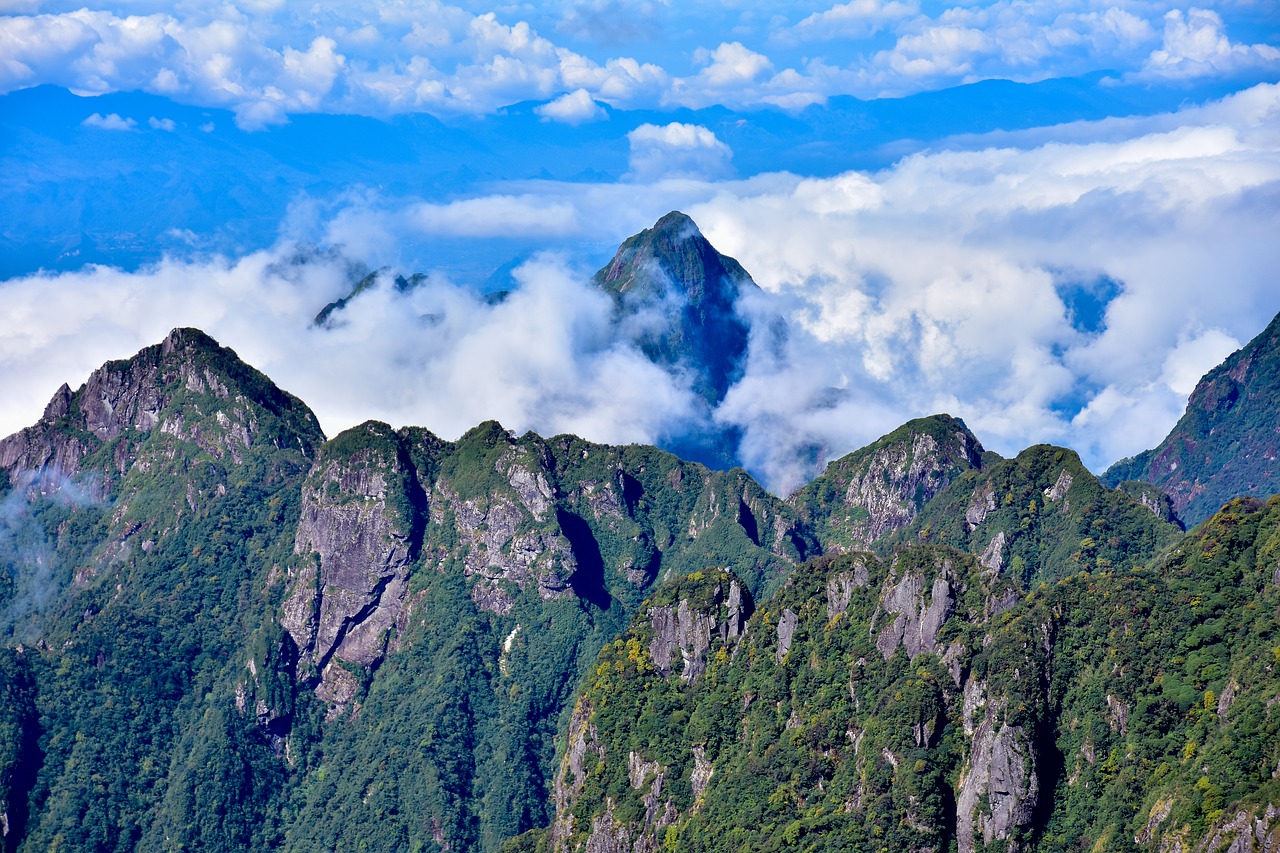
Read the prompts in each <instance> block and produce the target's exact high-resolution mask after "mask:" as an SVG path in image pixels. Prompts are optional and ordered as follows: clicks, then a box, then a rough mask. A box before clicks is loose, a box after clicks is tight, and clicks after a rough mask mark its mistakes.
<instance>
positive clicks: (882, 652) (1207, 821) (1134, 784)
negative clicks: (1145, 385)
mask: <svg viewBox="0 0 1280 853" xmlns="http://www.w3.org/2000/svg"><path fill="white" fill-rule="evenodd" d="M1278 557H1280V499H1275V500H1273V501H1272V502H1271V503H1270V504H1268V505H1265V506H1264V505H1262V504H1260V503H1258V502H1256V501H1254V502H1249V501H1242V502H1237V503H1235V504H1233V505H1231V506H1230V507H1228V508H1227V509H1226V510H1224V512H1223V513H1222V514H1221V515H1219V516H1218V517H1216V518H1215V519H1214V520H1213V521H1212V522H1211V523H1210V525H1209V526H1207V527H1206V528H1205V529H1204V530H1202V531H1199V532H1198V533H1197V534H1196V535H1194V536H1189V537H1187V538H1185V539H1184V540H1183V541H1182V542H1181V543H1180V545H1179V546H1178V547H1177V548H1176V550H1174V551H1173V552H1171V554H1170V556H1169V557H1167V558H1166V559H1164V560H1162V561H1159V562H1157V563H1156V565H1154V566H1153V567H1152V568H1145V569H1138V570H1136V571H1133V572H1110V571H1107V572H1100V573H1096V574H1091V573H1087V572H1082V573H1078V574H1075V575H1073V576H1071V577H1068V578H1064V579H1062V580H1060V581H1058V582H1056V583H1053V584H1047V585H1039V586H1037V587H1036V588H1033V589H1030V590H1028V589H1027V588H1026V587H1025V586H1023V585H1021V584H1019V583H1018V582H1017V581H1016V579H1012V578H1009V577H1008V576H1006V575H993V574H992V573H991V572H989V571H987V570H986V569H985V568H984V567H983V566H982V565H981V564H979V563H978V562H977V561H976V560H974V559H973V557H972V556H970V555H966V554H962V553H959V552H956V551H954V550H951V549H949V548H946V547H943V546H920V545H912V546H909V547H907V548H905V549H902V550H900V551H898V552H897V553H896V554H895V555H894V556H893V557H892V558H891V559H889V560H881V559H879V558H877V557H874V556H872V555H870V554H850V555H844V556H839V557H834V558H822V559H820V560H818V561H815V562H812V563H809V564H806V565H804V566H802V567H800V568H798V569H797V571H796V573H795V574H794V575H793V578H792V581H791V582H790V583H789V584H788V585H787V586H786V587H785V588H784V589H782V590H781V591H780V592H779V593H778V594H777V595H776V596H774V597H772V598H770V599H767V600H765V601H764V602H763V603H761V604H760V606H759V607H758V609H756V610H755V612H754V614H752V615H751V616H750V618H749V619H748V620H747V623H746V625H745V628H737V627H736V623H735V622H734V621H733V619H732V618H729V616H728V613H727V611H726V609H725V607H724V605H723V604H722V603H721V602H722V601H723V600H724V599H723V596H722V595H718V594H711V593H713V592H716V591H719V590H723V589H725V588H726V587H727V586H729V585H730V584H731V583H732V579H731V576H723V577H722V576H718V575H715V574H714V573H703V575H702V577H701V578H700V579H699V580H700V582H701V583H700V585H696V584H693V583H691V581H692V580H693V579H692V578H686V579H684V580H682V581H680V582H679V583H678V584H675V585H673V586H671V587H668V588H666V589H665V590H663V591H662V592H660V593H659V594H657V595H655V597H654V603H655V605H659V604H662V603H665V602H676V601H678V602H679V609H680V611H681V612H688V613H689V614H691V616H692V618H690V619H689V620H687V622H688V624H689V625H690V626H691V627H692V630H691V631H689V637H692V638H696V640H697V641H698V642H697V644H696V645H697V647H698V648H701V649H705V650H706V651H704V652H702V654H701V657H696V658H695V659H697V660H705V661H706V667H705V670H704V671H700V672H699V673H698V676H697V677H696V678H682V677H680V676H681V675H682V674H683V673H682V672H681V671H679V670H677V669H671V670H667V669H666V668H664V667H662V666H660V665H659V660H658V658H659V655H658V654H657V653H656V650H659V649H666V648H667V646H666V645H664V644H663V643H661V642H659V638H658V634H659V626H660V625H662V624H663V621H662V620H661V619H660V618H658V615H659V613H660V612H661V608H660V607H659V606H653V607H651V608H650V609H649V611H648V612H647V613H646V614H642V615H640V616H638V617H637V619H636V621H635V622H634V623H633V625H632V628H631V630H630V632H629V633H628V634H627V636H626V637H624V638H623V639H621V640H619V641H617V642H615V643H613V644H611V645H609V646H607V647H606V648H605V649H604V651H603V652H602V654H601V657H600V661H599V664H598V666H597V668H596V669H595V672H594V677H593V680H592V681H591V682H590V684H589V685H588V686H587V688H586V689H585V690H584V691H583V692H582V694H581V695H580V696H579V699H578V702H577V705H576V707H575V711H574V715H573V718H572V721H571V725H570V729H569V734H568V741H567V744H566V748H565V751H564V757H563V759H562V762H561V768H560V772H559V775H558V777H557V783H556V820H555V822H554V823H553V824H552V825H551V826H550V828H549V829H548V830H546V831H544V832H535V833H529V834H527V835H525V836H522V837H520V838H518V839H514V840H513V841H512V842H510V843H509V845H508V846H507V848H506V849H507V850H508V851H511V853H514V851H532V850H554V851H562V850H609V851H637V853H638V851H656V850H660V849H667V850H671V849H676V850H685V851H737V850H743V849H749V850H755V851H769V850H784V849H785V850H811V851H822V850H842V851H860V850H866V851H880V850H886V849H887V850H914V851H923V850H936V851H945V850H949V849H950V850H959V851H964V853H968V852H969V851H976V850H1009V851H1011V850H1022V851H1035V850H1046V851H1047V850H1062V849H1098V850H1101V849H1142V850H1153V851H1155V850H1172V849H1181V850H1206V851H1208V850H1214V851H1217V850H1226V849H1231V850H1271V849H1275V848H1276V846H1277V845H1280V713H1274V709H1275V707H1276V706H1278V705H1280V658H1277V652H1276V650H1275V649H1273V648H1271V647H1272V646H1273V645H1274V638H1275V636H1276V632H1277V629H1278V628H1280V570H1277V568H1276V565H1277V558H1278ZM1024 594H1025V596H1026V597H1025V598H1024V599H1022V600H1020V601H1019V600H1018V598H1019V597H1020V596H1021V595H1024ZM666 606H667V607H668V609H669V608H670V605H669V604H667V605H666ZM686 644H688V643H687V642H686ZM686 657H688V656H686Z"/></svg>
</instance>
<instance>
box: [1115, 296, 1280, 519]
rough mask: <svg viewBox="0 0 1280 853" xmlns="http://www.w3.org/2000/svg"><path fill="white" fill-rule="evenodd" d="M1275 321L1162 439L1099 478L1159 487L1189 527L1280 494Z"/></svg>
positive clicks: (1278, 333) (1197, 393) (1207, 381)
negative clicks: (1245, 501) (1241, 503)
mask: <svg viewBox="0 0 1280 853" xmlns="http://www.w3.org/2000/svg"><path fill="white" fill-rule="evenodd" d="M1278 422H1280V315H1276V317H1275V318H1273V319H1272V321H1271V323H1270V324H1269V325H1268V326H1267V327H1266V328H1265V329H1263V330H1262V332H1261V333H1259V334H1258V336H1257V337H1255V338H1254V339H1253V340H1251V341H1250V342H1249V343H1248V344H1246V345H1245V346H1244V347H1242V348H1241V349H1239V350H1237V351H1236V352H1234V353H1232V354H1231V355H1230V356H1228V357H1227V359H1226V361H1224V362H1223V363H1222V364H1220V365H1218V366H1217V367H1215V368H1214V369H1213V370H1210V371H1209V372H1208V373H1206V374H1205V375H1204V376H1203V377H1202V378H1201V379H1200V382H1199V383H1198V384H1197V385H1196V387H1195V390H1194V391H1192V392H1191V397H1190V399H1189V400H1188V401H1187V410H1186V412H1185V413H1184V414H1183V415H1182V418H1181V419H1179V421H1178V423H1177V424H1175V425H1174V427H1173V429H1172V430H1170V432H1169V435H1168V436H1166V437H1165V439H1164V441H1162V442H1160V444H1158V445H1157V446H1156V447H1154V448H1152V449H1151V450H1146V451H1143V452H1142V453H1140V454H1138V455H1137V456H1134V457H1132V458H1129V459H1122V460H1120V461H1119V462H1117V463H1116V464H1114V465H1112V466H1111V467H1110V468H1108V469H1107V471H1106V473H1105V474H1103V475H1102V478H1103V480H1104V481H1105V482H1106V483H1107V484H1108V485H1111V486H1117V485H1119V484H1120V483H1122V482H1124V481H1126V480H1142V481H1144V482H1147V483H1152V484H1154V485H1156V486H1158V487H1159V488H1161V489H1163V490H1164V491H1165V492H1166V493H1167V494H1168V495H1169V498H1170V499H1171V501H1172V504H1173V510H1174V512H1175V513H1176V515H1177V517H1178V518H1179V519H1181V520H1182V521H1183V522H1184V523H1185V524H1186V525H1187V526H1192V525H1195V524H1199V523H1200V522H1201V521H1204V520H1205V519H1206V518H1208V517H1209V516H1211V515H1213V513H1215V512H1217V510H1218V509H1219V508H1220V507H1221V506H1222V505H1223V504H1224V503H1226V502H1227V501H1228V500H1230V499H1231V498H1233V497H1237V496H1239V495H1253V496H1255V497H1264V498H1265V497H1267V496H1268V495H1271V494H1274V493H1276V492H1280V460H1278V458H1277V457H1278V455H1280V454H1277V452H1276V446H1277V429H1276V424H1277V423H1278Z"/></svg>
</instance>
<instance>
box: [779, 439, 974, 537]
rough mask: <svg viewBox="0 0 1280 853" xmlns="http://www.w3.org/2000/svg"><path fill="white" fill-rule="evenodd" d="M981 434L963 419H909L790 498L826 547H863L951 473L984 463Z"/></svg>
mask: <svg viewBox="0 0 1280 853" xmlns="http://www.w3.org/2000/svg"><path fill="white" fill-rule="evenodd" d="M982 456H983V450H982V445H981V444H979V443H978V439H976V438H975V437H974V436H973V433H971V432H969V429H968V427H966V426H965V425H964V423H962V422H961V421H958V420H956V419H955V418H952V417H950V416H948V415H935V416H933V417H930V418H920V419H918V420H914V421H909V422H907V423H906V424H904V425H903V426H902V427H900V428H898V429H896V430H894V431H893V432H892V433H889V434H888V435H886V436H883V437H881V438H880V439H878V440H876V441H875V442H873V443H871V444H870V445H868V446H867V447H864V448H862V449H861V450H857V451H854V452H853V453H850V454H849V455H847V456H844V457H842V458H840V459H837V460H836V461H834V462H832V463H831V464H830V465H828V466H827V470H826V471H825V472H823V474H822V475H821V476H820V477H818V478H817V479H816V480H814V481H813V482H812V483H810V484H809V485H807V486H805V487H804V488H803V489H800V490H799V491H797V492H796V493H795V494H793V495H792V496H791V497H790V499H789V500H788V503H790V504H791V505H792V506H794V507H795V508H796V510H797V511H798V512H799V513H800V516H801V518H803V519H804V520H805V522H806V523H807V524H809V525H810V527H811V528H812V529H813V531H814V533H815V535H816V536H817V537H818V539H819V541H820V542H821V543H822V547H823V549H824V550H825V551H827V552H829V553H830V552H844V551H857V550H863V549H866V548H868V547H870V546H871V543H873V542H875V541H876V540H877V539H879V538H880V537H882V536H884V535H885V534H887V533H890V532H892V531H895V530H898V529H900V528H902V527H905V526H906V525H908V524H910V523H911V521H912V520H913V519H914V518H915V517H916V515H917V514H918V513H919V512H920V509H921V508H922V507H923V506H924V505H925V504H926V503H928V502H929V500H930V499H932V498H933V496H934V495H936V494H937V493H938V492H940V491H942V490H943V489H944V488H946V487H947V486H948V485H949V484H950V483H951V481H952V480H954V479H955V478H956V477H958V476H959V475H960V474H962V473H964V472H966V471H972V470H976V469H979V468H981V467H982Z"/></svg>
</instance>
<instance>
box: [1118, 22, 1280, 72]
mask: <svg viewBox="0 0 1280 853" xmlns="http://www.w3.org/2000/svg"><path fill="white" fill-rule="evenodd" d="M1268 67H1269V68H1273V69H1280V49H1277V48H1275V47H1273V46H1272V45H1268V44H1254V45H1245V44H1237V43H1234V42H1232V41H1231V39H1229V38H1228V37H1227V34H1226V32H1225V29H1224V27H1223V23H1222V17H1221V16H1220V15H1219V14H1218V13H1217V12H1214V11H1213V10H1211V9H1196V8H1192V9H1189V10H1187V12H1185V13H1184V12H1183V11H1182V10H1180V9H1174V10H1172V11H1170V12H1168V13H1166V14H1165V16H1164V44H1163V46H1162V47H1161V48H1160V49H1158V50H1154V51H1152V52H1151V56H1150V57H1148V59H1147V62H1146V66H1145V67H1144V68H1143V71H1142V74H1140V75H1138V76H1140V77H1175V78H1188V77H1205V76H1209V75H1214V74H1221V73H1231V72H1234V71H1238V70H1241V69H1244V68H1268Z"/></svg>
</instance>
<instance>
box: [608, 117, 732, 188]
mask: <svg viewBox="0 0 1280 853" xmlns="http://www.w3.org/2000/svg"><path fill="white" fill-rule="evenodd" d="M627 139H628V141H629V142H630V143H631V155H630V158H629V160H628V163H629V165H630V175H631V178H632V179H633V180H635V181H654V180H659V179H662V178H716V177H721V176H723V175H725V174H727V173H728V172H729V170H730V160H731V159H732V158H733V152H732V151H731V150H730V149H729V146H727V145H725V144H724V143H723V142H721V141H720V140H719V139H717V138H716V135H715V134H714V133H712V132H711V131H710V130H708V129H707V128H705V127H702V126H701V125H696V124H684V123H682V122H677V121H673V122H671V123H670V124H665V125H656V124H642V125H640V126H639V127H637V128H636V129H635V130H633V131H631V132H630V133H628V134H627Z"/></svg>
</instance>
